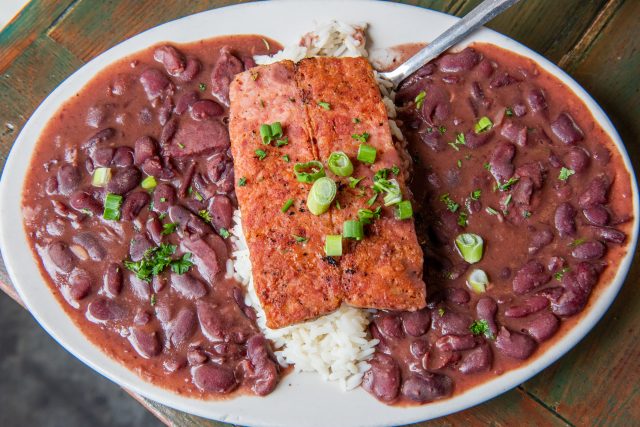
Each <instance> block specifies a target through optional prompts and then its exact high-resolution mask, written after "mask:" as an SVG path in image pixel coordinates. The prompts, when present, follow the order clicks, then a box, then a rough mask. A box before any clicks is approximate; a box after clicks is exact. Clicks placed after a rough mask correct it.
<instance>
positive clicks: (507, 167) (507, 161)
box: [489, 142, 516, 184]
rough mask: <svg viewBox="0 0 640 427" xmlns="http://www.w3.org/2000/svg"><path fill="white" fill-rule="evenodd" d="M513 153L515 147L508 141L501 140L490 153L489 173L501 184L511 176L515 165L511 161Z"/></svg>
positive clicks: (514, 153) (514, 152)
mask: <svg viewBox="0 0 640 427" xmlns="http://www.w3.org/2000/svg"><path fill="white" fill-rule="evenodd" d="M515 155H516V147H515V146H514V145H513V144H511V143H508V142H501V143H500V144H498V146H497V147H496V148H495V149H494V150H493V152H492V153H491V158H490V160H489V164H490V165H491V174H492V175H493V177H494V178H495V179H496V181H497V182H498V183H501V184H502V183H503V182H504V181H506V180H507V179H509V178H511V177H512V176H513V173H514V171H515V167H514V166H513V163H512V161H513V157H514V156H515Z"/></svg>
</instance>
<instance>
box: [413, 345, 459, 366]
mask: <svg viewBox="0 0 640 427" xmlns="http://www.w3.org/2000/svg"><path fill="white" fill-rule="evenodd" d="M459 360H460V353H459V352H454V351H440V350H438V349H437V348H436V347H432V351H430V352H429V353H428V354H426V355H425V356H424V357H423V358H422V361H421V365H422V366H421V368H422V370H438V369H443V368H446V367H447V366H452V365H454V364H455V363H456V362H458V361H459Z"/></svg>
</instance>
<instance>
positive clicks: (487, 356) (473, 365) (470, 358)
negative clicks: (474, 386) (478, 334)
mask: <svg viewBox="0 0 640 427" xmlns="http://www.w3.org/2000/svg"><path fill="white" fill-rule="evenodd" d="M492 361H493V353H492V352H491V347H489V346H488V345H487V344H485V343H483V344H481V345H479V346H478V347H476V348H474V349H472V350H471V351H469V352H468V353H466V354H465V355H464V356H462V360H461V361H460V363H458V371H459V372H460V373H462V374H465V375H469V374H475V373H478V372H485V371H488V370H489V369H490V368H491V363H492Z"/></svg>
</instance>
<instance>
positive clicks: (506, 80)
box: [489, 72, 519, 89]
mask: <svg viewBox="0 0 640 427" xmlns="http://www.w3.org/2000/svg"><path fill="white" fill-rule="evenodd" d="M518 81H519V80H518V79H516V78H515V77H513V76H512V75H511V74H509V73H507V72H502V73H498V74H497V75H496V76H495V77H494V78H493V79H491V82H489V87H490V88H492V89H496V88H500V87H504V86H510V85H512V84H514V83H518Z"/></svg>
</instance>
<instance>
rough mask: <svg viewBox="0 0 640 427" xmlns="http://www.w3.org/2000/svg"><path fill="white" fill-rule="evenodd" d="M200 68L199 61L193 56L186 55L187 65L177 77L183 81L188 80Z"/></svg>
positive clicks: (195, 74) (194, 75)
mask: <svg viewBox="0 0 640 427" xmlns="http://www.w3.org/2000/svg"><path fill="white" fill-rule="evenodd" d="M201 68H202V66H201V64H200V61H198V60H197V59H195V58H192V57H188V58H187V66H186V67H185V69H184V71H183V72H182V74H180V75H179V76H178V78H179V79H180V80H182V81H185V82H190V81H191V80H193V79H194V78H195V77H196V76H197V75H198V74H199V73H200V69H201Z"/></svg>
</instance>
